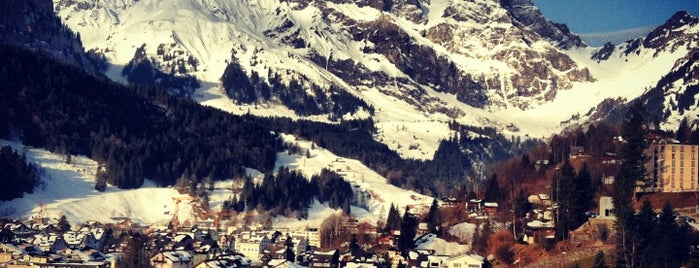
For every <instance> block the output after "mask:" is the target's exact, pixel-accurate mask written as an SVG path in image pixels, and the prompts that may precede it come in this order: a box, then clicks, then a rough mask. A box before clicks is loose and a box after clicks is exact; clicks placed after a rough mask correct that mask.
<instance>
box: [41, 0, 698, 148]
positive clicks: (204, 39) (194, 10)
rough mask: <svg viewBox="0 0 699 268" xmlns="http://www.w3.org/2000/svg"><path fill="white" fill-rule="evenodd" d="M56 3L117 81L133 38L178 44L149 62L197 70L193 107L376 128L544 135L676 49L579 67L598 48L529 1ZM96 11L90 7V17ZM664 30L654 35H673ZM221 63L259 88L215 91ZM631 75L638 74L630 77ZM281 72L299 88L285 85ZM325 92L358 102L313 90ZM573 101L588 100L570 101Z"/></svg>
mask: <svg viewBox="0 0 699 268" xmlns="http://www.w3.org/2000/svg"><path fill="white" fill-rule="evenodd" d="M54 5H55V7H56V13H57V14H59V15H60V16H61V17H62V19H63V21H64V23H66V24H67V25H69V26H70V27H71V28H72V29H74V30H76V31H78V32H81V33H82V35H81V36H84V38H83V39H85V40H87V41H86V43H88V45H87V46H88V47H90V48H92V49H94V50H96V51H101V52H104V55H105V56H106V57H107V58H108V59H110V61H111V62H112V63H113V65H112V69H111V70H110V71H108V72H107V74H108V75H109V76H110V77H111V78H112V79H115V80H121V81H126V80H127V79H125V78H124V77H122V76H121V75H120V73H121V71H120V70H121V69H120V68H121V67H120V66H123V65H126V64H127V63H128V62H130V61H132V60H133V54H134V53H133V51H135V50H136V49H137V48H138V47H140V46H142V45H144V44H146V55H147V57H149V58H151V59H153V64H154V65H156V66H175V65H176V63H175V62H174V61H168V60H165V59H164V57H162V55H158V53H157V51H156V50H155V48H157V47H161V46H163V45H168V44H175V47H177V48H178V50H180V51H182V52H183V53H184V54H183V55H189V56H191V57H192V58H193V60H194V61H195V62H198V63H199V64H198V66H197V67H198V68H196V71H194V69H195V68H191V67H192V66H187V67H186V68H185V69H187V70H188V71H186V72H183V73H180V72H172V71H170V70H163V68H160V69H161V71H163V73H165V74H168V73H169V74H173V75H174V76H176V77H177V76H181V75H188V76H191V77H196V78H197V80H199V82H200V83H201V85H202V87H201V88H199V89H197V90H196V91H195V93H194V95H193V97H194V99H197V100H198V101H199V102H200V103H202V104H204V105H213V106H216V107H218V108H221V109H224V110H226V111H229V112H233V113H238V114H243V113H246V112H247V111H250V112H251V113H253V114H258V115H282V116H290V117H292V118H307V119H312V120H319V121H323V122H333V121H336V120H340V119H352V118H368V117H373V118H374V120H375V122H376V123H377V126H378V127H379V128H380V129H382V130H384V131H386V132H388V129H386V128H385V126H392V125H396V124H403V125H406V123H408V122H425V123H427V122H431V121H438V122H442V124H445V125H446V122H449V121H451V120H457V121H459V122H460V123H462V124H467V125H476V126H482V125H486V126H493V127H495V128H497V129H500V130H501V131H503V132H504V133H506V134H513V135H518V136H521V135H532V136H548V135H551V134H552V133H555V132H556V131H560V130H561V129H563V128H565V123H564V124H561V122H563V121H569V119H570V117H573V116H575V115H576V114H584V113H586V112H587V111H588V110H589V109H591V108H593V107H595V106H596V105H598V104H599V103H600V102H602V101H604V100H605V99H606V98H618V97H621V98H624V99H627V100H629V99H632V98H635V97H637V96H638V95H641V93H642V92H643V91H644V88H645V87H650V86H652V85H654V84H655V83H657V81H658V80H659V79H660V78H661V76H663V75H664V74H665V73H666V72H669V71H670V70H671V69H672V67H662V68H661V67H658V68H655V69H653V68H652V67H645V68H642V67H639V66H638V65H639V64H640V63H641V62H646V63H647V64H648V65H651V64H653V65H656V64H658V62H661V63H662V64H660V65H658V66H667V65H668V64H669V63H668V62H669V61H676V60H678V59H680V58H682V57H684V56H686V55H685V54H683V51H681V50H677V49H672V47H666V48H660V47H658V49H657V50H656V53H655V54H654V55H639V54H641V53H640V52H637V56H638V58H637V59H634V58H628V59H626V62H623V61H621V60H616V61H614V63H610V62H609V61H606V62H601V61H597V62H594V61H590V60H589V59H587V57H590V55H593V54H594V53H598V54H602V55H603V54H604V52H600V51H602V50H600V51H598V50H597V48H591V47H587V46H586V44H585V43H584V42H583V41H582V40H581V39H580V38H579V37H578V36H576V35H575V34H573V33H571V32H570V31H569V30H568V29H567V27H565V26H564V25H562V24H557V23H555V22H551V21H549V20H547V19H546V18H545V17H543V15H541V13H540V11H539V10H538V8H536V6H534V5H533V3H532V2H531V1H529V0H521V1H520V0H518V1H499V2H488V1H472V2H469V1H429V2H427V1H419V0H415V1H400V2H391V1H359V2H356V3H355V2H350V1H339V0H338V1H329V2H326V1H311V0H304V1H300V0H298V1H286V2H281V3H276V2H273V1H272V2H270V1H264V0H248V1H243V2H236V3H230V2H221V1H218V0H178V1H175V2H173V3H172V6H174V7H176V9H172V8H171V7H169V6H162V5H161V4H159V3H158V2H155V1H149V0H145V1H116V0H102V1H97V2H95V3H93V4H90V3H87V2H85V1H82V0H71V1H66V0H55V1H54ZM95 7H99V8H101V9H99V10H98V12H91V10H93V9H94V8H95ZM174 14H177V16H174ZM689 16H691V15H689ZM688 21H689V20H688ZM677 22H678V23H679V22H682V21H680V20H679V19H678V20H677ZM660 28H662V27H660ZM96 29H99V31H97V30H96ZM127 33H128V34H127ZM668 38H669V39H667V38H666V39H662V40H660V39H659V40H657V42H659V43H668V42H672V40H674V39H676V38H677V37H668ZM687 45H690V44H687ZM626 49H627V50H629V51H632V50H633V48H632V47H631V46H628V47H627V48H626ZM628 53H630V52H628ZM628 53H627V54H628ZM231 62H236V64H238V65H239V67H240V68H238V69H239V70H238V71H242V73H244V74H246V75H247V76H248V78H249V79H252V80H255V82H256V83H251V84H250V85H252V87H245V86H243V87H242V88H241V87H236V88H233V87H227V88H222V87H221V80H220V79H221V77H223V76H225V71H226V69H227V68H228V67H229V64H230V63H231ZM628 62H631V63H628ZM593 69H595V70H596V71H593ZM624 69H628V71H624ZM640 69H643V70H640ZM656 69H657V70H656ZM661 69H662V70H661ZM604 70H611V71H610V72H605V71H604ZM630 70H637V71H640V72H642V73H644V74H648V75H647V76H645V77H643V78H642V79H638V81H635V80H636V79H634V78H633V74H632V73H631V71H630ZM612 73H618V74H620V75H621V76H619V78H613V77H611V75H610V74H612ZM275 79H276V80H275ZM622 79H628V80H629V81H630V85H626V86H623V87H624V89H623V90H620V91H619V92H618V93H615V92H603V91H602V88H605V87H614V88H617V87H620V86H621V85H622V83H621V81H619V80H622ZM292 80H296V82H298V84H301V87H293V86H292V84H291V81H292ZM275 81H276V82H275ZM275 83H276V85H277V87H276V88H275V87H273V84H275ZM267 87H269V88H271V89H268V88H267ZM294 88H295V89H294ZM335 93H339V94H340V95H342V94H348V96H349V95H351V96H354V98H356V99H357V100H358V101H351V102H343V101H336V100H334V99H332V98H327V97H324V96H333V95H335ZM570 95H579V96H580V97H579V98H582V99H585V100H584V101H582V102H577V103H576V102H571V101H572V100H568V99H570V98H572V97H570ZM292 96H293V97H292ZM228 99H232V100H228ZM283 99H288V100H283ZM289 100H294V101H289ZM362 102H365V103H366V106H364V107H361V103H362ZM388 105H390V106H393V107H391V108H389V107H387V106H388ZM348 106H354V108H352V107H350V108H348ZM318 107H320V108H318ZM338 107H342V108H341V109H339V108H338ZM368 107H373V108H374V112H373V113H370V112H369V110H368ZM331 111H333V112H331ZM336 111H340V114H336V113H337V112H336ZM542 115H547V116H551V120H549V121H548V122H546V123H545V126H543V125H542V122H539V121H540V119H539V118H541V116H542ZM413 132H417V131H416V130H414V131H413ZM384 138H385V137H384ZM444 138H446V137H430V138H428V139H429V140H422V141H419V142H418V143H421V144H422V145H421V146H420V149H418V151H419V152H417V153H416V152H413V151H410V150H407V149H405V148H408V147H409V146H407V145H406V144H402V145H399V144H396V143H395V141H390V140H385V139H384V140H385V141H386V144H388V145H389V146H391V147H392V149H394V150H398V151H399V152H400V153H401V155H403V156H404V157H418V158H427V159H429V157H431V156H432V152H433V151H432V150H436V146H434V144H436V143H437V142H438V140H440V139H444ZM377 139H380V137H377ZM429 144H433V145H432V146H430V145H429ZM429 147H431V148H432V149H430V148H429Z"/></svg>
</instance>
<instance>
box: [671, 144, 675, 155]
mask: <svg viewBox="0 0 699 268" xmlns="http://www.w3.org/2000/svg"><path fill="white" fill-rule="evenodd" d="M670 147H671V148H672V151H673V152H674V151H675V146H674V145H673V146H670ZM673 156H674V154H673ZM673 158H674V157H673Z"/></svg>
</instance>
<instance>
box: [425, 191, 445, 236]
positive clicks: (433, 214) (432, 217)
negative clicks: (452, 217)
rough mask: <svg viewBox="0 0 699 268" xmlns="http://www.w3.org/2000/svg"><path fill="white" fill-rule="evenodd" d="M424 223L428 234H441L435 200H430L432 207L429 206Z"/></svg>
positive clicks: (440, 220)
mask: <svg viewBox="0 0 699 268" xmlns="http://www.w3.org/2000/svg"><path fill="white" fill-rule="evenodd" d="M425 222H427V229H428V230H429V231H430V233H433V234H436V235H441V234H442V229H441V228H442V215H441V214H440V213H439V204H438V203H437V199H433V200H432V205H431V206H430V211H429V212H428V213H427V217H426V218H425Z"/></svg>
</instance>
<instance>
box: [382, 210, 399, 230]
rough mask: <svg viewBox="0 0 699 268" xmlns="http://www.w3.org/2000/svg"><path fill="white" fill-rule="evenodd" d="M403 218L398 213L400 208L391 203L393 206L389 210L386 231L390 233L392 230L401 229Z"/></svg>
mask: <svg viewBox="0 0 699 268" xmlns="http://www.w3.org/2000/svg"><path fill="white" fill-rule="evenodd" d="M400 223H401V218H400V214H399V213H398V209H396V207H395V206H394V205H393V203H391V208H390V209H389V210H388V217H387V218H386V228H385V230H384V232H386V233H388V232H391V230H400Z"/></svg>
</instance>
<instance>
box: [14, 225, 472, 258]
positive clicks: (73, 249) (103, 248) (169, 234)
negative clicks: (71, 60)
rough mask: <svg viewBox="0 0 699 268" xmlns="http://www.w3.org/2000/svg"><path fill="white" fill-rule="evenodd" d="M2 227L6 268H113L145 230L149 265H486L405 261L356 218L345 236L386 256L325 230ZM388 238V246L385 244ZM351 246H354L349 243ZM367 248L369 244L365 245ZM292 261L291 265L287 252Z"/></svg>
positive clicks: (430, 255)
mask: <svg viewBox="0 0 699 268" xmlns="http://www.w3.org/2000/svg"><path fill="white" fill-rule="evenodd" d="M44 222H45V223H23V222H19V221H8V222H4V223H3V225H2V227H3V229H2V230H1V231H0V266H2V267H95V268H98V267H99V268H102V267H115V265H118V263H119V262H120V261H121V260H122V259H123V258H125V256H124V254H125V253H124V252H125V251H126V247H127V242H126V241H125V240H124V239H121V237H123V236H122V235H121V234H122V233H131V232H140V233H142V234H143V235H145V236H146V237H147V240H146V243H145V245H144V249H143V250H144V251H146V252H147V256H148V264H147V265H149V266H151V267H159V268H171V267H176V268H191V267H197V268H206V267H257V266H267V267H328V268H330V267H398V265H400V264H404V265H407V267H425V268H427V267H437V266H438V267H462V268H465V267H468V268H471V267H483V264H484V263H485V262H484V261H483V258H482V257H480V256H477V255H473V254H465V255H458V256H441V255H435V253H434V252H430V251H428V250H420V251H412V252H411V253H410V254H408V257H403V256H402V254H400V252H399V251H398V250H397V249H396V248H395V247H394V246H393V244H394V241H396V240H397V236H398V235H399V233H395V234H390V235H385V236H381V235H378V233H377V232H376V227H375V226H373V225H371V224H369V223H366V222H358V221H356V220H348V221H347V222H346V223H344V224H342V226H343V228H344V229H343V231H348V232H353V233H359V234H366V233H373V234H374V236H370V237H371V238H372V239H373V241H374V242H372V243H371V244H374V245H380V246H382V247H384V248H385V251H383V252H382V253H379V254H377V253H374V252H371V253H369V252H367V251H364V250H359V251H357V250H347V251H345V252H341V251H340V250H319V249H320V248H321V240H320V236H321V234H320V231H319V230H318V229H317V228H303V229H301V230H288V229H285V230H262V228H259V229H258V228H254V227H253V228H246V229H245V230H235V229H229V230H226V231H225V232H218V231H217V230H216V229H215V228H210V227H206V226H203V227H196V226H193V227H183V228H180V229H179V230H178V231H177V232H175V231H173V230H172V229H170V228H168V227H167V226H142V225H139V224H135V223H133V222H130V221H129V220H124V219H120V221H119V222H117V223H113V224H107V225H104V224H101V223H98V222H89V223H85V224H81V225H78V226H73V227H72V228H70V230H67V231H61V230H60V229H59V228H57V227H56V226H57V222H52V223H48V222H46V220H44ZM380 241H384V243H380ZM348 242H349V241H348ZM364 246H369V245H368V244H365V245H364ZM289 249H290V250H291V251H292V252H293V256H294V257H293V261H290V260H288V258H289V255H288V253H287V251H288V250H289Z"/></svg>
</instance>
